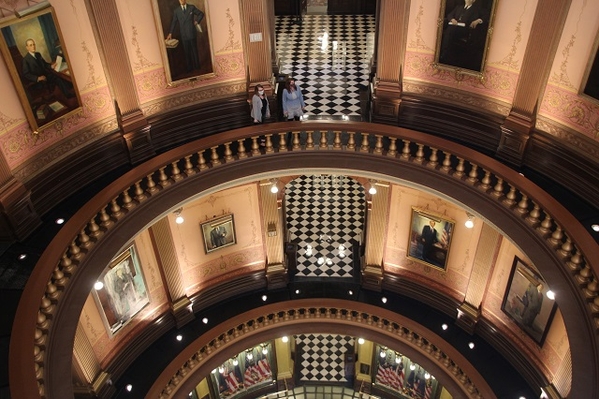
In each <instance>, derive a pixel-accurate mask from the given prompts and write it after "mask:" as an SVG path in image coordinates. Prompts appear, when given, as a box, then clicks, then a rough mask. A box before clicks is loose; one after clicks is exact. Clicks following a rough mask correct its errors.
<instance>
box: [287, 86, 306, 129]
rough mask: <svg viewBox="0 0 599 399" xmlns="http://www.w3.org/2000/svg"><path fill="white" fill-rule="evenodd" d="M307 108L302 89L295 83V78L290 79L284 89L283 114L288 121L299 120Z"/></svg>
mask: <svg viewBox="0 0 599 399" xmlns="http://www.w3.org/2000/svg"><path fill="white" fill-rule="evenodd" d="M305 110H306V104H305V103H304V96H303V95H302V90H301V89H300V88H299V86H297V85H296V84H295V79H293V78H290V79H288V80H287V82H286V83H285V90H283V115H284V116H285V118H287V120H288V121H291V120H294V119H295V120H296V121H299V120H300V119H301V117H302V115H304V111H305Z"/></svg>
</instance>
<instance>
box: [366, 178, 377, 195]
mask: <svg viewBox="0 0 599 399" xmlns="http://www.w3.org/2000/svg"><path fill="white" fill-rule="evenodd" d="M375 184H376V181H374V180H370V188H369V189H368V194H370V195H375V194H376V187H375Z"/></svg>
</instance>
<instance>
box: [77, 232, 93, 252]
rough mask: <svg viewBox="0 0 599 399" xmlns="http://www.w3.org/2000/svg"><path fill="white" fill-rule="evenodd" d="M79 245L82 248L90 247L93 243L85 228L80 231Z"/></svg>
mask: <svg viewBox="0 0 599 399" xmlns="http://www.w3.org/2000/svg"><path fill="white" fill-rule="evenodd" d="M78 238H79V246H80V247H81V248H89V247H90V245H91V241H90V238H89V236H88V235H87V233H86V232H85V228H83V229H81V232H80V233H79V237H78Z"/></svg>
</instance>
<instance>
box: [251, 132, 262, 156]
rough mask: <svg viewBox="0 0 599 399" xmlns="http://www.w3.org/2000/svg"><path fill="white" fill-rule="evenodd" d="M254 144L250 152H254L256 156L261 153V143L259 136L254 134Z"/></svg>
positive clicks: (253, 154)
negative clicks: (259, 142)
mask: <svg viewBox="0 0 599 399" xmlns="http://www.w3.org/2000/svg"><path fill="white" fill-rule="evenodd" d="M251 139H252V145H251V148H250V152H251V154H252V156H256V155H260V154H261V152H260V145H259V144H258V136H253V137H252V138H251Z"/></svg>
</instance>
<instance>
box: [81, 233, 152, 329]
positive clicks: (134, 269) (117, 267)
mask: <svg viewBox="0 0 599 399" xmlns="http://www.w3.org/2000/svg"><path fill="white" fill-rule="evenodd" d="M92 292H93V297H94V300H95V302H96V305H97V306H98V311H99V312H100V316H101V317H102V321H103V322H104V326H105V327H106V331H108V335H109V336H110V337H112V336H113V335H114V334H116V333H117V332H118V331H119V330H120V329H121V328H123V327H124V326H125V325H127V323H129V321H131V320H132V319H133V318H134V317H135V315H136V314H137V313H139V312H140V311H141V310H142V309H143V308H144V307H145V306H146V305H148V304H149V303H150V298H149V296H148V289H147V286H146V282H145V279H144V275H143V272H142V270H141V264H140V262H139V258H138V256H137V251H136V249H135V246H134V245H131V246H130V247H129V248H127V249H126V250H125V251H123V252H122V253H121V254H120V255H119V256H117V257H116V258H114V259H113V260H112V261H111V262H110V264H109V265H108V267H107V268H106V270H104V272H103V273H102V275H101V276H100V277H99V278H98V280H97V282H96V285H95V286H94V289H93V290H92Z"/></svg>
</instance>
